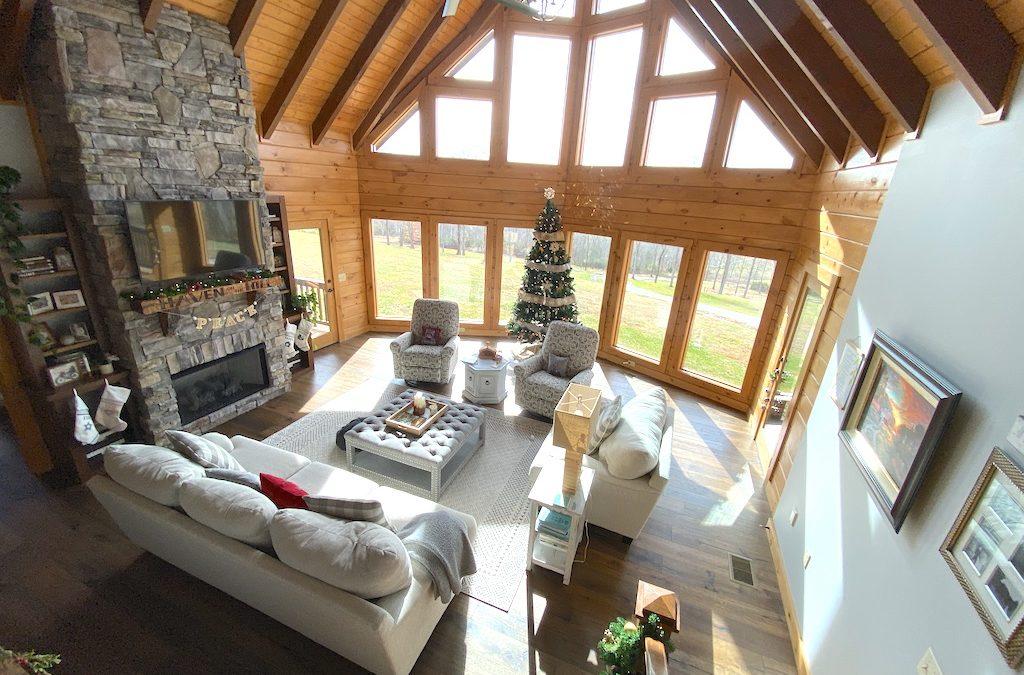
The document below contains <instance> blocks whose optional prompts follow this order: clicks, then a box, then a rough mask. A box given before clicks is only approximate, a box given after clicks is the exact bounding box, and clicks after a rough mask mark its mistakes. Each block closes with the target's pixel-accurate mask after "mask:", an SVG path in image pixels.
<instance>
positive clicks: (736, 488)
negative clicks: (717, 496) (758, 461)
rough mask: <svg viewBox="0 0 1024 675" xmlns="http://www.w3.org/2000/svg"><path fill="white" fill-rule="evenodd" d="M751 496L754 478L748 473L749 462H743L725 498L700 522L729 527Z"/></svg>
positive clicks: (752, 494) (745, 506)
mask: <svg viewBox="0 0 1024 675" xmlns="http://www.w3.org/2000/svg"><path fill="white" fill-rule="evenodd" d="M753 496H754V479H753V478H752V477H751V475H750V464H744V465H743V470H742V471H740V474H739V476H737V477H736V482H735V483H733V484H732V487H730V488H729V489H728V490H727V491H726V493H725V498H724V499H723V500H722V501H720V502H718V503H717V504H715V505H714V506H713V507H711V510H710V511H708V514H707V515H706V516H704V521H703V523H702V524H703V525H709V526H715V527H731V526H732V525H733V524H734V523H735V522H736V519H737V518H739V517H740V514H741V513H743V510H744V509H746V508H747V504H748V503H749V502H750V499H751V498H752V497H753Z"/></svg>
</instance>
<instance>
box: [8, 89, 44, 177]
mask: <svg viewBox="0 0 1024 675" xmlns="http://www.w3.org/2000/svg"><path fill="white" fill-rule="evenodd" d="M0 166H10V167H13V168H15V169H17V170H18V171H20V172H21V183H19V184H18V187H17V188H16V189H15V191H14V196H15V197H45V196H46V194H47V190H46V183H45V181H44V180H43V172H42V170H41V169H40V168H39V155H38V154H37V153H36V146H35V143H34V141H33V138H32V129H31V127H30V126H29V123H28V115H27V114H26V113H25V106H23V105H21V104H20V103H0Z"/></svg>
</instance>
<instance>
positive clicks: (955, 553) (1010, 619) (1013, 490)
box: [942, 448, 1024, 668]
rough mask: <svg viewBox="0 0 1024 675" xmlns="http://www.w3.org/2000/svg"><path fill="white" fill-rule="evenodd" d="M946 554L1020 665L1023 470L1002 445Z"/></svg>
mask: <svg viewBox="0 0 1024 675" xmlns="http://www.w3.org/2000/svg"><path fill="white" fill-rule="evenodd" d="M942 557H943V558H945V560H946V564H948V565H949V568H950V569H951V570H952V571H953V575H954V576H955V577H956V579H957V581H959V582H960V585H961V586H962V587H963V589H964V592H965V593H967V597H968V598H969V599H970V601H971V604H972V605H974V609H975V610H976V611H977V612H978V615H979V616H981V620H982V622H983V623H984V624H985V627H986V628H987V629H988V632H989V634H990V635H991V636H992V639H993V640H995V642H996V645H997V646H998V647H999V651H1000V652H1001V653H1002V655H1003V658H1004V659H1006V662H1007V663H1008V664H1009V665H1010V667H1011V668H1016V667H1017V666H1018V665H1019V664H1020V662H1021V659H1022V657H1024V625H1022V624H1024V473H1022V471H1021V467H1020V465H1019V464H1018V463H1017V462H1016V461H1014V460H1013V459H1011V458H1010V457H1009V456H1008V455H1007V454H1006V453H1004V452H1003V451H1002V450H1000V449H999V448H995V449H994V450H993V451H992V454H991V455H990V456H989V458H988V461H987V462H985V468H984V469H982V472H981V476H979V477H978V480H977V482H975V484H974V488H973V489H972V490H971V493H970V495H969V496H968V497H967V503H966V504H964V507H963V509H961V511H960V515H959V516H958V517H957V519H956V522H955V523H953V527H952V529H950V531H949V535H948V536H947V537H946V540H945V541H944V542H943V544H942Z"/></svg>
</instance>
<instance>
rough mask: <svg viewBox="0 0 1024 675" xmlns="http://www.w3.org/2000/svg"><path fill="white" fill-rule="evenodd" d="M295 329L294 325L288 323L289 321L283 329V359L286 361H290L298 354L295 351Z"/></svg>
mask: <svg viewBox="0 0 1024 675" xmlns="http://www.w3.org/2000/svg"><path fill="white" fill-rule="evenodd" d="M296 329H297V327H296V326H295V324H294V323H292V322H290V321H289V322H288V324H287V325H286V326H285V327H284V357H285V358H286V359H290V358H292V357H293V356H295V355H296V354H298V352H297V351H295V331H296Z"/></svg>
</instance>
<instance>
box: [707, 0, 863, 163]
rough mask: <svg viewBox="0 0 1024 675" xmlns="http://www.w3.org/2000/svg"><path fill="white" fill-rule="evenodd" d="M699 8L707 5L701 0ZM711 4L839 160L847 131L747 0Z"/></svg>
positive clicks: (844, 153) (843, 151) (842, 155)
mask: <svg viewBox="0 0 1024 675" xmlns="http://www.w3.org/2000/svg"><path fill="white" fill-rule="evenodd" d="M858 1H860V0H858ZM691 4H696V3H691ZM701 4H707V3H705V2H703V0H702V2H701ZM712 4H713V5H714V6H715V7H716V8H717V10H718V12H719V14H720V15H721V16H722V18H724V19H725V20H726V21H727V22H728V24H729V25H730V26H731V27H732V29H733V30H734V31H735V32H736V34H737V35H738V36H739V37H740V39H742V40H743V42H744V43H745V44H746V45H747V47H748V48H749V49H750V51H751V52H753V53H754V55H755V56H756V57H757V59H758V60H759V61H760V62H761V64H762V65H763V66H764V69H765V70H766V71H767V72H768V74H769V75H771V77H772V79H774V80H775V82H776V83H777V84H778V85H779V87H780V88H781V89H782V90H783V92H785V94H786V96H787V97H789V99H790V100H791V101H792V102H793V105H795V106H796V108H797V110H799V111H800V113H801V115H803V117H804V119H806V120H807V123H808V124H810V126H811V128H812V129H814V131H815V132H816V133H817V134H818V137H819V138H821V140H822V141H824V142H825V147H827V148H828V149H829V151H831V153H832V154H833V155H834V156H835V157H836V158H837V159H840V160H842V159H843V157H845V156H846V148H847V146H848V145H849V142H850V132H849V130H848V129H847V128H846V125H845V124H843V121H842V120H841V119H839V116H838V115H837V114H836V113H835V111H834V110H833V109H832V106H831V105H829V102H828V101H826V100H825V97H824V96H822V95H821V92H820V91H818V88H817V87H816V86H815V85H814V83H813V82H811V80H810V78H808V77H807V74H806V73H804V71H803V70H802V69H801V68H800V65H799V64H798V63H797V62H796V61H795V60H794V59H793V57H792V55H791V54H790V53H789V52H788V51H787V50H786V48H785V47H784V46H783V44H782V43H781V42H779V39H778V38H777V37H775V34H774V33H772V31H771V29H770V28H768V26H767V24H765V22H764V21H763V20H762V19H761V17H760V16H758V15H757V12H755V11H754V9H753V8H752V7H751V6H750V5H749V4H748V2H747V0H712Z"/></svg>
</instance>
